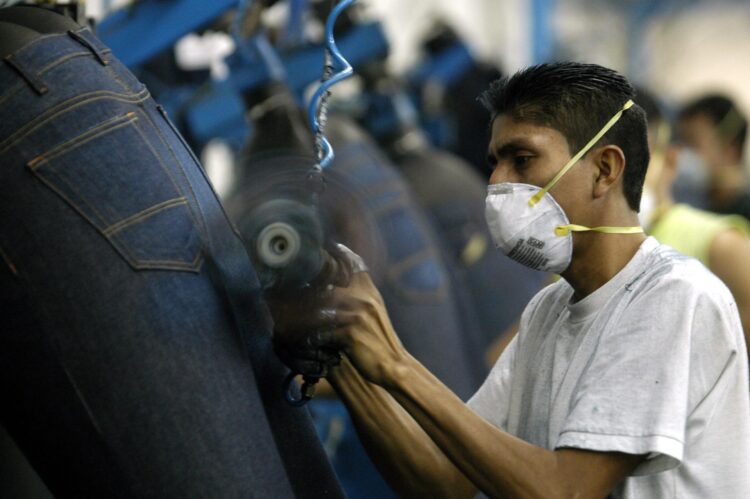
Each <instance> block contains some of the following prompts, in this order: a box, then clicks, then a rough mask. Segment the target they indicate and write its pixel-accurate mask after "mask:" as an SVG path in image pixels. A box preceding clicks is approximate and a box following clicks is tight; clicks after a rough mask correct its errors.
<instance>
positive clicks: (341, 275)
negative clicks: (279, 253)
mask: <svg viewBox="0 0 750 499" xmlns="http://www.w3.org/2000/svg"><path fill="white" fill-rule="evenodd" d="M366 270H367V267H366V266H365V264H364V262H362V260H361V258H359V256H357V255H356V254H355V253H353V252H352V251H351V250H349V248H347V247H346V246H343V245H340V244H339V245H335V246H333V247H329V248H327V251H326V263H325V266H324V268H323V270H322V271H321V273H320V275H319V276H318V278H317V279H316V280H315V281H314V282H312V283H310V285H309V286H307V287H305V288H302V289H295V290H292V291H291V292H290V290H272V292H271V293H270V294H269V296H267V297H266V301H267V303H268V305H269V308H270V310H271V314H272V316H273V319H274V347H275V350H276V354H277V355H278V356H279V358H281V360H282V361H283V362H284V363H285V364H286V365H287V366H288V367H289V368H290V369H292V370H293V371H295V372H298V373H300V374H304V375H307V376H312V377H321V376H327V375H328V373H329V371H330V368H331V367H333V366H336V365H338V364H339V362H340V361H341V357H340V353H339V349H338V347H337V346H335V345H334V344H332V342H330V341H329V342H327V344H323V342H321V341H320V340H319V335H320V334H323V333H325V332H326V331H332V330H334V329H335V328H336V327H337V323H336V312H335V309H334V308H333V307H334V304H333V301H334V298H335V296H334V289H335V287H336V286H344V287H346V286H348V285H349V283H350V281H351V279H352V276H353V275H354V273H356V272H366Z"/></svg>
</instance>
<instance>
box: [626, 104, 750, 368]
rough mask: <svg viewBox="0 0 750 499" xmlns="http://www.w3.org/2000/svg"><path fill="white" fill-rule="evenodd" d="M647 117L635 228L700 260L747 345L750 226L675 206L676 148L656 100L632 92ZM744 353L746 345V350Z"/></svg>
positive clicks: (737, 219) (735, 219) (737, 218)
mask: <svg viewBox="0 0 750 499" xmlns="http://www.w3.org/2000/svg"><path fill="white" fill-rule="evenodd" d="M637 99H638V104H639V105H640V106H641V107H643V108H644V110H645V111H646V113H647V116H648V130H649V132H648V135H649V137H648V139H649V147H650V149H651V151H652V153H651V162H650V163H649V167H648V171H647V173H646V180H645V183H644V186H643V196H642V197H641V211H640V213H639V218H640V220H641V224H642V225H643V227H644V229H646V232H647V233H648V234H649V235H652V236H654V237H655V238H656V239H657V240H658V241H659V242H661V243H662V244H666V245H668V246H671V247H673V248H674V249H676V250H677V251H679V252H681V253H683V254H685V255H688V256H692V257H693V258H696V259H698V260H700V261H701V262H702V263H703V264H704V265H705V266H706V267H708V269H709V270H711V272H713V273H714V274H716V276H717V277H719V278H720V279H721V280H722V281H723V282H724V284H726V286H727V287H728V288H729V290H730V291H731V292H732V295H733V296H734V299H735V301H736V302H737V308H738V309H739V313H740V318H741V320H742V328H743V330H744V333H745V342H746V344H747V343H750V222H748V220H746V219H745V218H744V217H742V216H740V215H718V214H715V213H711V212H708V211H704V210H700V209H697V208H694V207H692V206H689V205H687V204H682V203H677V202H675V199H674V197H673V194H672V186H673V184H674V181H675V179H676V177H677V173H678V158H679V155H680V154H681V152H682V148H681V146H680V145H679V144H675V143H673V142H672V131H671V126H670V124H669V121H668V120H667V119H666V118H665V117H664V115H663V113H662V112H661V110H660V108H659V105H658V104H657V102H656V100H655V99H654V98H653V97H651V96H650V95H649V93H648V92H646V91H644V90H639V91H638V96H637ZM748 354H749V355H750V347H748Z"/></svg>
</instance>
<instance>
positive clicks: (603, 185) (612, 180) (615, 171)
mask: <svg viewBox="0 0 750 499" xmlns="http://www.w3.org/2000/svg"><path fill="white" fill-rule="evenodd" d="M594 154H595V156H594V158H593V160H594V166H595V167H596V169H595V170H594V185H593V187H594V190H593V193H592V194H593V196H594V198H600V197H602V196H605V195H606V194H607V193H608V192H609V191H610V190H611V189H612V187H613V186H615V185H617V184H618V183H619V182H620V178H621V177H622V174H623V172H624V171H625V153H623V152H622V149H620V148H619V147H618V146H616V145H612V144H610V145H607V146H604V147H601V148H599V149H597V150H596V151H594Z"/></svg>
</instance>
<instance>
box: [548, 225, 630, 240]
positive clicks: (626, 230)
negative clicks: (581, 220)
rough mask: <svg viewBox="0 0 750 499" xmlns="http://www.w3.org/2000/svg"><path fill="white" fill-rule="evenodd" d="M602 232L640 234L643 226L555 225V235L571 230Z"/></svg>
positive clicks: (564, 233)
mask: <svg viewBox="0 0 750 499" xmlns="http://www.w3.org/2000/svg"><path fill="white" fill-rule="evenodd" d="M589 231H590V232H604V233H606V234H641V233H643V227H608V226H604V227H586V226H585V225H576V224H568V225H558V226H557V227H555V235H556V236H560V237H563V236H567V235H568V234H570V233H571V232H589Z"/></svg>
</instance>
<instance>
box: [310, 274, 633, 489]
mask: <svg viewBox="0 0 750 499" xmlns="http://www.w3.org/2000/svg"><path fill="white" fill-rule="evenodd" d="M337 294H338V296H337V310H338V320H339V323H340V324H343V325H344V326H343V327H341V328H339V329H338V330H336V332H335V333H332V334H326V333H321V334H320V335H319V337H318V341H319V342H320V343H335V344H337V345H338V346H340V347H341V348H342V349H343V351H344V352H345V354H346V355H347V356H348V358H349V359H350V360H351V361H352V364H353V365H354V366H355V367H356V369H357V370H358V371H359V373H360V374H362V376H363V377H364V378H366V379H368V380H369V381H371V382H372V383H376V384H378V385H380V386H382V387H383V388H384V389H385V390H386V391H387V392H388V393H389V394H390V395H391V396H393V398H394V399H395V400H396V401H397V402H398V403H399V404H400V405H401V406H402V407H403V408H404V409H406V411H407V412H408V414H409V415H410V416H411V418H413V419H414V421H416V422H417V423H418V425H419V426H420V427H421V428H422V430H423V431H424V432H425V433H426V434H427V435H428V436H429V438H430V439H431V440H432V442H434V444H435V445H436V446H437V448H439V449H440V450H441V451H442V453H443V454H444V455H445V456H447V458H448V459H449V460H450V461H451V462H452V463H453V465H454V466H455V467H456V468H458V469H459V470H460V471H461V473H463V475H465V476H466V477H467V478H468V479H469V480H470V481H471V482H472V483H473V484H475V485H476V486H477V487H478V488H479V489H481V490H482V491H484V492H485V493H487V494H488V495H490V496H492V497H544V498H550V497H552V498H554V497H605V496H606V495H607V494H608V493H609V492H610V491H611V490H612V489H613V488H614V487H615V486H616V485H617V484H618V483H619V482H620V481H622V480H623V479H624V478H625V477H626V476H628V475H629V474H630V472H631V471H632V470H633V469H634V468H635V467H636V466H637V465H638V464H639V463H640V462H641V461H642V460H643V456H637V455H630V454H621V453H615V452H591V451H584V450H576V449H560V450H555V451H550V450H547V449H543V448H541V447H537V446H534V445H531V444H529V443H527V442H524V441H522V440H520V439H518V438H515V437H513V436H511V435H509V434H508V433H505V432H503V431H501V430H500V429H498V428H496V427H495V426H493V425H491V424H490V423H489V422H487V421H486V420H484V419H483V418H481V417H480V416H479V415H477V414H476V413H474V412H473V411H472V410H471V409H469V408H468V407H467V406H466V405H465V404H464V403H463V402H462V401H461V400H460V399H459V398H458V397H456V396H455V395H454V394H453V393H452V392H451V391H450V390H449V389H448V388H446V387H445V386H444V385H443V384H442V383H441V382H440V381H439V380H438V379H437V378H435V377H434V376H433V375H432V374H431V373H430V372H429V371H428V370H427V369H426V368H425V367H424V366H422V365H421V364H420V363H419V362H418V361H417V360H416V359H414V358H413V357H411V355H409V354H408V352H406V350H405V349H404V348H403V346H402V345H401V343H400V341H399V340H398V338H397V336H396V334H395V332H394V331H393V328H392V326H391V324H390V320H389V319H388V316H387V313H386V311H385V306H384V304H383V302H382V298H380V295H379V293H378V292H377V290H376V289H375V288H374V286H373V285H372V282H371V281H370V279H369V277H368V276H367V275H366V274H364V273H362V274H357V275H356V276H355V278H354V279H353V281H352V284H351V285H350V287H349V288H346V289H341V290H339V291H337ZM348 374H349V373H345V372H338V373H337V374H336V376H337V377H338V380H339V381H343V380H346V379H348ZM339 381H336V382H335V383H338V382H339ZM341 388H343V387H341V386H340V385H339V386H337V389H341ZM350 390H351V388H350ZM345 392H346V388H343V389H341V390H340V394H341V396H342V397H343V398H345V400H347V405H348V406H349V407H350V410H352V416H353V418H354V420H355V421H357V424H358V425H360V429H361V431H362V433H364V434H365V439H366V440H371V441H376V442H380V441H382V440H394V441H398V440H399V439H401V438H402V437H403V435H402V432H398V431H396V432H393V433H389V432H378V431H376V430H375V425H374V424H373V423H372V422H368V421H366V419H367V418H369V419H372V420H379V419H380V418H384V417H394V416H395V415H396V414H397V413H396V412H395V411H393V408H392V407H391V405H385V406H383V405H382V404H381V403H380V401H378V402H373V401H372V399H370V397H369V396H368V395H367V394H365V393H363V392H360V395H361V398H355V397H349V396H347V395H346V393H345ZM386 408H387V409H386ZM384 411H385V412H384ZM392 426H393V427H397V426H399V425H398V424H397V423H394V424H393V425H392ZM409 431H414V429H413V428H410V430H409ZM409 431H407V432H406V433H407V434H408V433H409ZM396 447H398V445H397V444H394V443H393V442H391V443H388V442H386V443H381V448H380V450H381V451H382V454H380V455H377V456H373V459H374V460H375V461H376V462H380V463H381V465H382V464H383V463H385V465H386V466H388V465H389V464H390V463H391V461H393V460H397V459H399V457H398V455H397V454H398V452H399V451H397V450H395V448H396ZM411 465H413V466H414V473H413V475H414V480H417V481H422V482H424V481H429V482H431V481H435V480H438V481H440V480H441V478H440V473H441V472H442V471H438V472H432V470H431V469H428V468H432V466H433V465H434V466H435V468H434V469H436V470H443V471H444V470H446V469H449V468H447V467H444V464H443V463H442V461H441V460H440V459H439V458H436V459H435V461H433V464H431V465H425V464H424V463H420V462H418V461H413V462H412V463H411ZM450 476H451V477H452V479H451V480H450V481H449V482H450V483H440V482H439V483H440V485H443V486H444V487H446V489H445V495H448V496H452V495H457V494H465V493H466V489H465V488H463V486H464V482H462V481H461V480H459V479H453V477H455V475H452V474H451V475H450ZM449 486H453V487H456V490H455V491H453V490H450V489H447V487H449ZM459 489H460V490H459Z"/></svg>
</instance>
